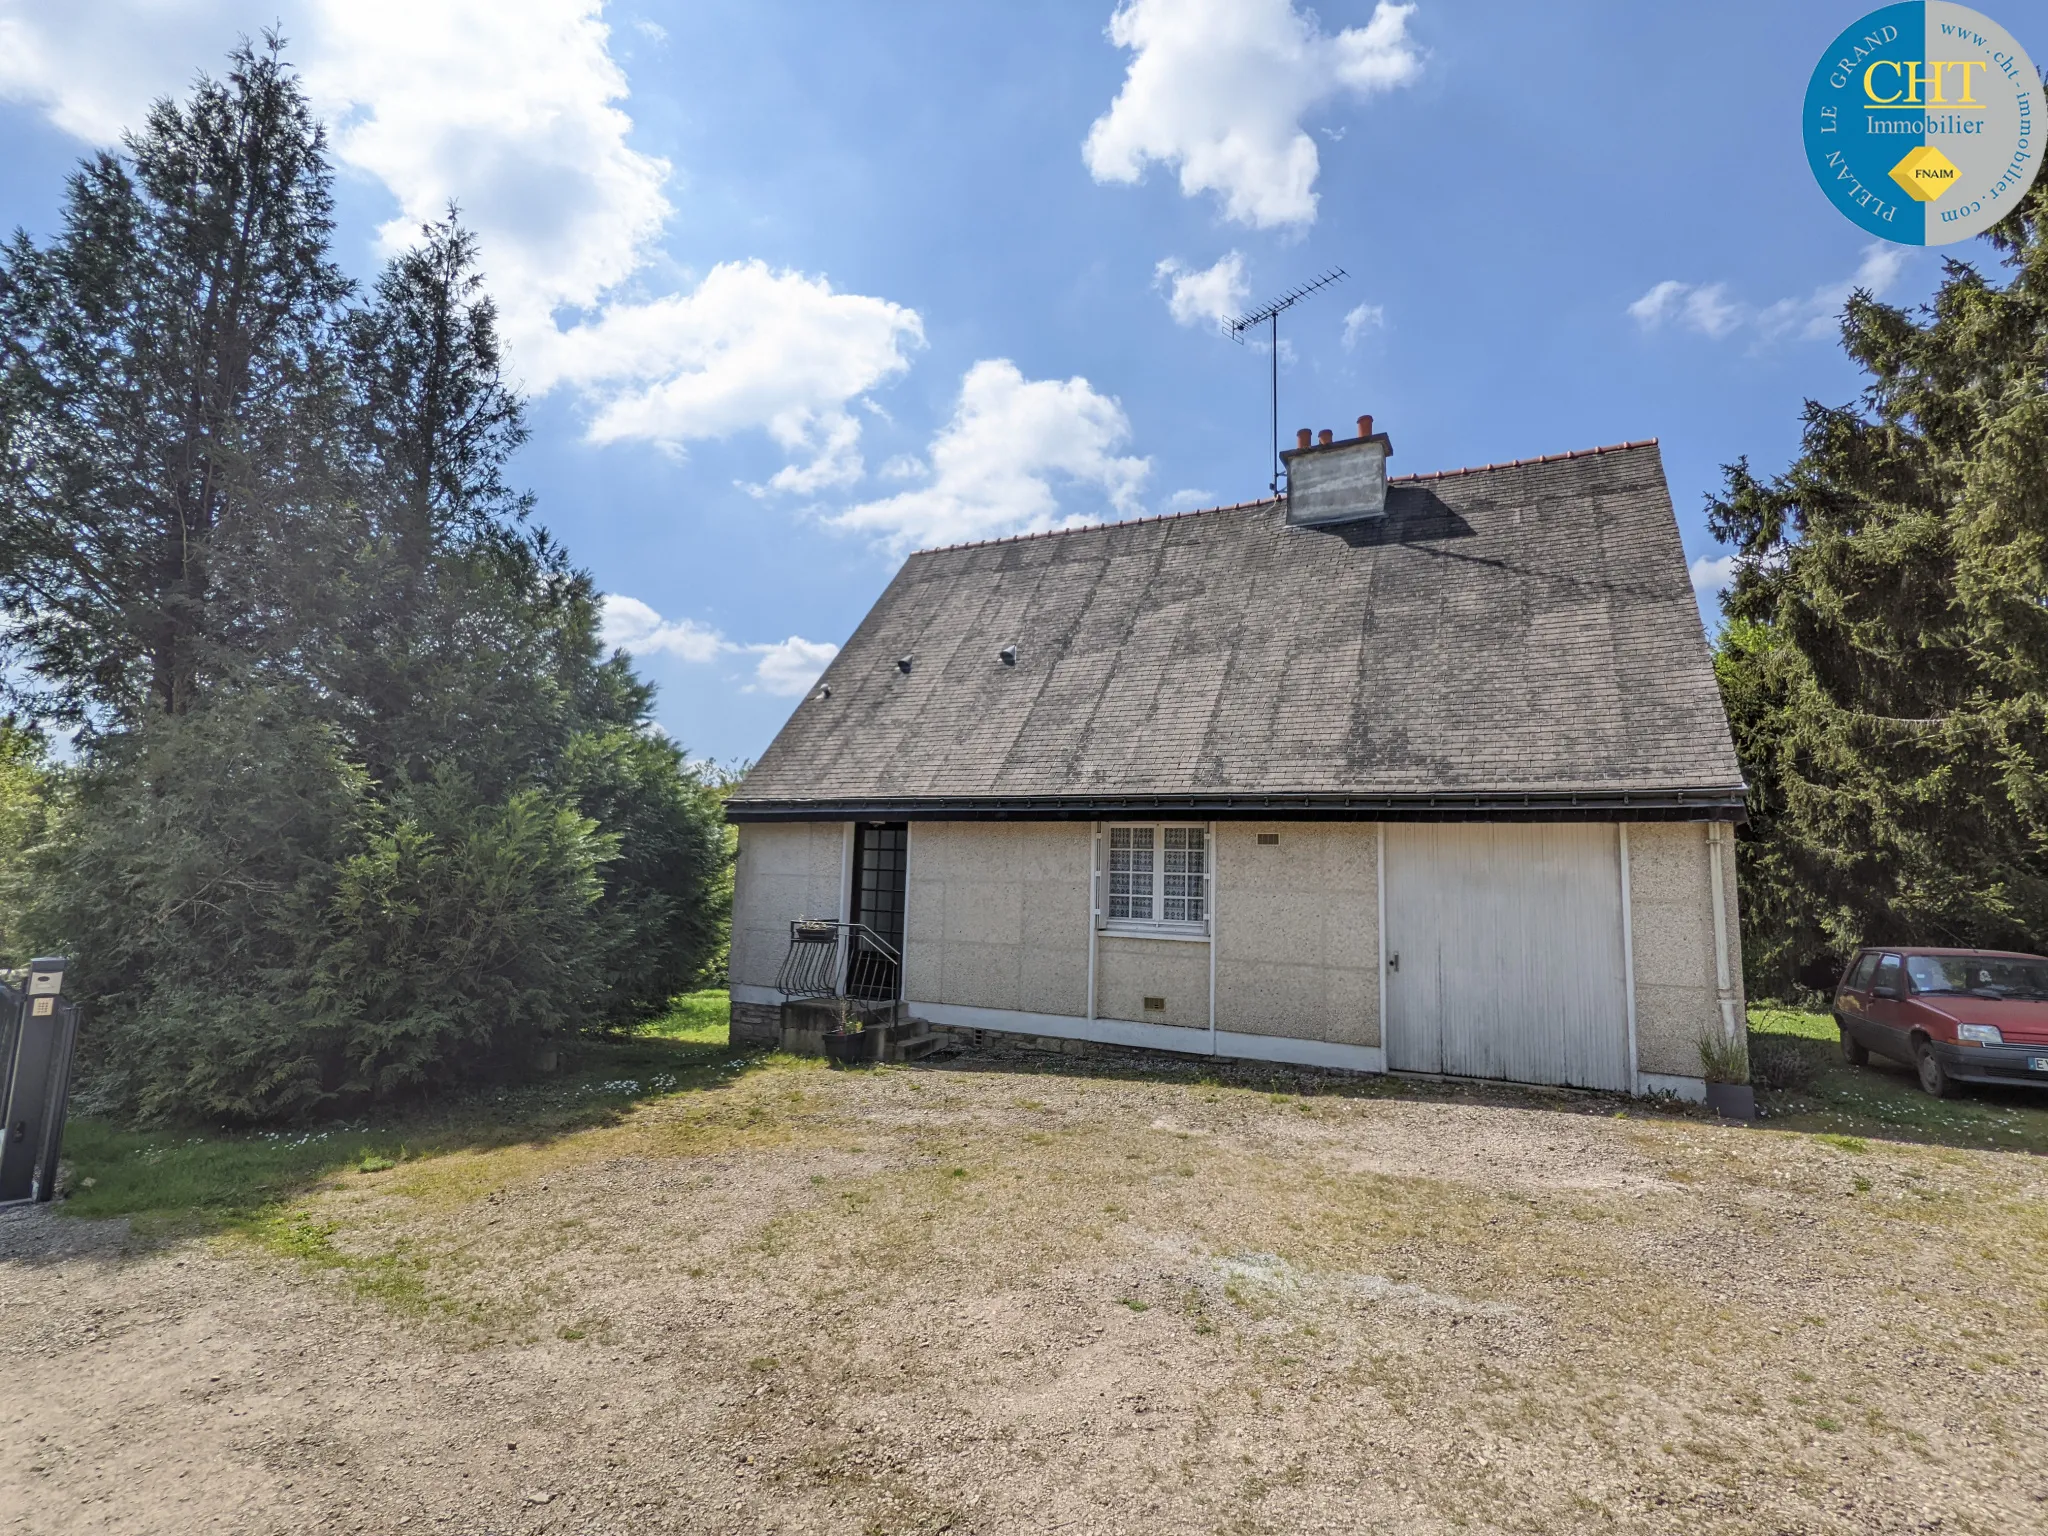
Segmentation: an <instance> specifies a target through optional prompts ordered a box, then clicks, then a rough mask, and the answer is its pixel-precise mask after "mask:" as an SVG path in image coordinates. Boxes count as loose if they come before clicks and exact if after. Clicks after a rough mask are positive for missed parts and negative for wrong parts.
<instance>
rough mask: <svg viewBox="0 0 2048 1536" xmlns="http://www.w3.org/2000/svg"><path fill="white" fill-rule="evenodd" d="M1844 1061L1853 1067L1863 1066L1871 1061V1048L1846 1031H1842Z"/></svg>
mask: <svg viewBox="0 0 2048 1536" xmlns="http://www.w3.org/2000/svg"><path fill="white" fill-rule="evenodd" d="M1842 1060H1844V1061H1846V1062H1847V1063H1849V1065H1850V1066H1852V1067H1860V1066H1863V1065H1864V1064H1865V1063H1867V1062H1868V1061H1869V1060H1870V1047H1869V1046H1867V1045H1865V1044H1864V1043H1863V1042H1862V1041H1861V1040H1858V1039H1857V1038H1856V1037H1855V1036H1854V1035H1852V1034H1850V1033H1849V1031H1847V1030H1846V1029H1845V1030H1843V1031H1842Z"/></svg>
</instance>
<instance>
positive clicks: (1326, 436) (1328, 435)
mask: <svg viewBox="0 0 2048 1536" xmlns="http://www.w3.org/2000/svg"><path fill="white" fill-rule="evenodd" d="M1336 436H1337V434H1336V433H1334V432H1332V431H1331V430H1330V429H1329V428H1328V427H1325V428H1323V430H1322V433H1321V435H1320V436H1318V437H1317V438H1316V441H1317V442H1319V443H1321V444H1322V445H1323V446H1324V447H1325V448H1327V447H1329V446H1330V444H1331V443H1332V442H1334V441H1335V440H1336Z"/></svg>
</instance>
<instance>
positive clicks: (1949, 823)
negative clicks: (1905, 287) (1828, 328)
mask: <svg viewBox="0 0 2048 1536" xmlns="http://www.w3.org/2000/svg"><path fill="white" fill-rule="evenodd" d="M1988 240H1989V244H1990V246H1991V247H1992V249H1993V250H1994V251H1995V252H1996V253H1997V255H1998V257H1999V258H2000V259H2001V265H2002V266H2003V268H2004V270H2003V272H2002V273H1999V274H1997V275H1996V276H1993V275H1990V274H1987V273H1986V272H1984V271H1982V270H1980V269H1979V268H1978V267H1977V266H1975V265H1973V264H1971V263H1969V262H1967V261H1964V260H1960V259H1956V258H1951V259H1949V260H1948V261H1947V263H1946V265H1945V268H1944V277H1943V281H1942V284H1941V287H1940V290H1939V292H1938V293H1937V294H1936V295H1935V297H1934V299H1933V300H1932V302H1931V303H1930V304H1929V305H1927V306H1926V307H1925V308H1924V309H1920V310H1907V309H1903V308H1900V307H1897V306H1893V305H1887V304H1883V303H1880V302H1878V301H1877V300H1876V299H1874V298H1872V297H1871V296H1870V295H1868V294H1863V293H1859V294H1857V295H1855V296H1853V297H1852V298H1851V300H1850V302H1849V305H1848V307H1847V310H1846V312H1845V314H1844V316H1843V321H1842V340H1843V345H1844V347H1845V348H1846V350H1847V351H1848V353H1849V355H1850V356H1851V357H1853V358H1855V359H1856V361H1857V362H1858V363H1859V364H1861V365H1862V367H1863V369H1864V370H1865V372H1866V374H1867V376H1868V383H1867V385H1866V387H1865V389H1864V391H1863V395H1862V398H1861V400H1860V401H1858V402H1856V403H1854V404H1848V405H1841V406H1824V405H1820V404H1817V403H1814V402H1811V401H1809V402H1808V404H1807V408H1806V427H1805V433H1804V441H1803V444H1802V450H1801V452H1800V454H1799V457H1798V458H1797V459H1796V460H1795V461H1794V463H1793V464H1792V465H1791V466H1790V467H1789V468H1788V469H1787V470H1786V471H1785V472H1784V473H1783V474H1781V475H1777V476H1775V477H1772V478H1769V479H1763V478H1759V477H1758V476H1757V475H1755V474H1754V473H1753V472H1752V471H1751V470H1750V467H1749V465H1748V463H1747V462H1746V461H1740V462H1737V463H1736V464H1733V465H1731V466H1730V467H1729V468H1728V470H1727V484H1726V487H1725V489H1724V491H1723V493H1722V494H1721V495H1720V496H1719V497H1717V498H1715V499H1714V500H1713V501H1712V502H1711V504H1710V507H1709V513H1710V523H1711V526H1712V528H1713V531H1714V533H1715V535H1716V536H1717V537H1719V538H1721V539H1723V540H1724V541H1726V542H1728V543H1730V544H1732V545H1734V546H1735V548H1736V551H1737V553H1738V557H1739V558H1738V565H1737V572H1736V579H1735V582H1734V584H1733V586H1732V588H1731V589H1730V591H1729V592H1728V593H1727V595H1726V597H1725V599H1724V611H1725V613H1726V616H1727V622H1726V625H1725V626H1724V628H1723V631H1722V633H1721V637H1720V639H1719V642H1718V647H1717V656H1716V666H1717V670H1718V672H1719V675H1720V678H1721V683H1722V690H1723V695H1724V698H1725V699H1726V702H1727V704H1728V707H1729V713H1730V716H1731V720H1732V722H1733V725H1734V728H1735V734H1736V744H1737V749H1738V751H1739V752H1740V754H1741V756H1742V759H1743V763H1744V769H1745V772H1746V774H1747V776H1748V778H1749V780H1750V784H1751V798H1750V807H1751V822H1750V826H1749V828H1748V830H1747V833H1746V834H1745V836H1746V839H1747V846H1746V849H1745V853H1746V857H1745V858H1744V859H1743V861H1742V867H1743V897H1744V901H1745V905H1746V909H1747V910H1746V913H1745V942H1746V946H1747V949H1748V960H1749V964H1750V966H1751V969H1752V975H1753V978H1754V984H1755V985H1756V986H1757V988H1758V989H1759V990H1760V991H1770V990H1783V989H1784V988H1786V987H1788V986H1789V985H1791V984H1792V983H1793V982H1794V981H1795V980H1803V981H1805V982H1806V983H1807V984H1809V985H1812V984H1816V983H1820V982H1822V981H1823V979H1824V978H1825V979H1826V980H1830V981H1831V979H1832V978H1831V977H1827V975H1826V973H1827V971H1828V969H1829V966H1830V965H1831V964H1832V963H1833V962H1834V961H1836V960H1838V959H1839V958H1840V957H1841V956H1843V955H1845V954H1847V953H1848V952H1850V951H1851V950H1852V949H1853V948H1855V947H1856V946H1857V945H1859V944H1862V943H1871V942H1918V943H1929V944H1961V945H1999V946H2011V947H2019V948H2038V947H2039V946H2040V945H2041V944H2042V943H2043V942H2044V941H2048V181H2044V182H2041V183H2037V185H2036V186H2035V187H2034V188H2033V190H2032V191H2031V192H2030V193H2029V194H2028V196H2027V197H2026V199H2025V200H2024V202H2023V203H2022V205H2021V206H2019V207H2018V208H2016V209H2015V210H2014V212H2013V213H2012V214H2011V215H2010V216H2009V217H2008V218H2006V219H2005V220H2004V221H2003V222H2001V223H2000V224H1998V225H1997V226H1995V227H1994V228H1993V230H1992V231H1991V232H1990V234H1989V236H1988Z"/></svg>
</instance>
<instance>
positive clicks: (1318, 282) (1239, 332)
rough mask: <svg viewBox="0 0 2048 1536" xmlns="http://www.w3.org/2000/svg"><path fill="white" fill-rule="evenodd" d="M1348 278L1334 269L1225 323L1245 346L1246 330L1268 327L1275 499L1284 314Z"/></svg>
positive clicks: (1340, 271) (1278, 477) (1278, 490)
mask: <svg viewBox="0 0 2048 1536" xmlns="http://www.w3.org/2000/svg"><path fill="white" fill-rule="evenodd" d="M1346 275H1347V274H1346V273H1345V271H1344V269H1343V268H1342V267H1332V268H1330V270H1329V271H1327V272H1325V273H1324V274H1323V275H1322V276H1321V277H1318V278H1314V279H1311V280H1310V281H1308V282H1306V283H1303V284H1302V285H1301V286H1300V287H1299V288H1290V289H1288V290H1287V292H1285V293H1283V294H1281V295H1280V297H1279V298H1277V299H1275V300H1274V301H1273V302H1272V303H1270V304H1268V305H1265V306H1264V307H1263V308H1260V309H1255V310H1253V311H1252V312H1251V313H1250V314H1248V315H1240V316H1238V317H1237V318H1236V319H1235V320H1226V321H1225V322H1224V324H1223V329H1224V330H1225V331H1227V332H1229V334H1230V339H1231V340H1232V341H1234V342H1236V343H1237V344H1238V345H1240V346H1242V345H1243V344H1244V333H1245V332H1246V331H1249V330H1250V329H1252V328H1253V327H1254V326H1259V325H1263V326H1265V327H1266V328H1267V341H1268V343H1269V344H1270V346H1271V347H1272V351H1273V483H1272V485H1271V486H1270V487H1268V489H1270V490H1271V491H1272V493H1273V494H1274V495H1275V496H1278V495H1279V494H1280V312H1281V311H1282V310H1286V309H1292V308H1294V306H1295V305H1297V304H1299V303H1300V302H1301V301H1302V300H1303V299H1305V298H1307V297H1308V296H1309V295H1310V294H1312V293H1314V292H1316V291H1317V290H1318V289H1320V288H1327V287H1329V286H1330V284H1332V283H1340V282H1342V281H1343V280H1344V278H1345V277H1346Z"/></svg>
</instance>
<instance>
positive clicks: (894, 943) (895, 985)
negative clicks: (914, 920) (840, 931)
mask: <svg viewBox="0 0 2048 1536" xmlns="http://www.w3.org/2000/svg"><path fill="white" fill-rule="evenodd" d="M909 851H910V827H909V824H908V823H906V822H901V821H863V822H856V823H855V824H854V828H853V893H852V896H853V899H852V901H851V902H850V903H849V904H848V910H850V911H851V912H852V914H853V921H854V922H855V923H857V924H859V925H861V926H860V927H858V928H856V929H855V930H854V934H853V941H852V943H851V945H850V946H849V947H848V950H847V960H846V995H847V996H848V997H857V998H861V999H863V1000H864V1001H867V1002H871V1003H892V1002H894V1001H896V999H897V998H898V997H899V996H900V995H901V993H902V987H903V966H902V956H903V903H904V892H905V889H906V886H905V881H906V878H907V876H908V873H909V860H908V858H907V855H908V853H909ZM862 928H865V929H866V930H868V932H865V933H864V932H862V931H861V929H862ZM870 934H872V935H873V937H872V938H871V937H870V936H869V935H870ZM876 939H879V940H880V941H881V943H880V944H879V945H878V944H876V943H875V942H874V941H875V940H876ZM884 946H886V947H884Z"/></svg>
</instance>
